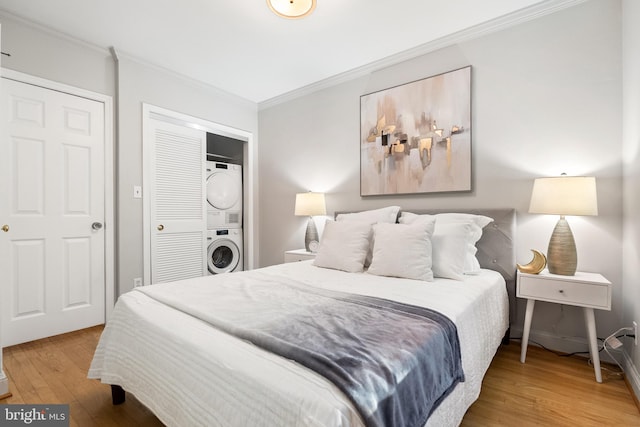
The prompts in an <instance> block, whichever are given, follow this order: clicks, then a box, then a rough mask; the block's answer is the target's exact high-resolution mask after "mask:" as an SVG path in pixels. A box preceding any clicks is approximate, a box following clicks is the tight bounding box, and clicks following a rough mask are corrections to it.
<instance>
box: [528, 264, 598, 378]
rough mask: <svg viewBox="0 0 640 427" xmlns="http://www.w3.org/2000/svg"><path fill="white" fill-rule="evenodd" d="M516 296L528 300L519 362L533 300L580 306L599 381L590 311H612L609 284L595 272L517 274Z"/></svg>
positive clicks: (593, 319) (595, 335) (596, 348)
mask: <svg viewBox="0 0 640 427" xmlns="http://www.w3.org/2000/svg"><path fill="white" fill-rule="evenodd" d="M516 296H517V297H519V298H526V299H527V311H526V313H525V316H524V330H523V332H522V349H521V351H520V362H521V363H524V361H525V359H526V357H527V345H528V344H529V331H530V329H531V319H532V318H533V307H534V306H535V303H536V301H546V302H553V303H557V304H566V305H574V306H578V307H582V308H583V310H584V320H585V323H586V324H587V333H588V337H589V353H590V354H591V360H592V361H593V370H594V371H595V374H596V381H597V382H599V383H601V382H602V373H601V372H600V355H599V353H598V342H597V334H596V321H595V317H594V315H593V309H594V308H597V309H599V310H611V282H609V281H608V280H607V279H605V278H604V276H602V275H601V274H598V273H584V272H580V271H578V272H576V274H575V276H561V275H558V274H551V273H548V272H547V271H546V270H545V271H544V272H542V273H540V274H527V273H521V272H518V282H517V286H516Z"/></svg>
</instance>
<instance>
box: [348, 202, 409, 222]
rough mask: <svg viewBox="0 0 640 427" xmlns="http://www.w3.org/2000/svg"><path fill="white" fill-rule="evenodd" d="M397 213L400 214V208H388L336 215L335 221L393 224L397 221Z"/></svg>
mask: <svg viewBox="0 0 640 427" xmlns="http://www.w3.org/2000/svg"><path fill="white" fill-rule="evenodd" d="M398 212H400V206H388V207H386V208H380V209H372V210H368V211H362V212H354V213H344V214H338V216H336V221H366V222H369V223H370V224H376V223H378V222H388V223H391V224H395V223H396V220H397V219H398Z"/></svg>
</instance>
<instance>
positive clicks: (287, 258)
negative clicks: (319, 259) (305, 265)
mask: <svg viewBox="0 0 640 427" xmlns="http://www.w3.org/2000/svg"><path fill="white" fill-rule="evenodd" d="M315 257H316V253H315V252H307V251H306V250H305V249H294V250H292V251H286V252H285V253H284V262H297V261H306V260H308V259H314V258H315Z"/></svg>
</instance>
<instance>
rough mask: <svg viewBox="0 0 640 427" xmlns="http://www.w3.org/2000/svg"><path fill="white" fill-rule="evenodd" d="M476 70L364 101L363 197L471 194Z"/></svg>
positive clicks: (445, 75)
mask: <svg viewBox="0 0 640 427" xmlns="http://www.w3.org/2000/svg"><path fill="white" fill-rule="evenodd" d="M471 130H472V129H471V66H470V65H469V66H466V67H463V68H459V69H456V70H452V71H448V72H445V73H442V74H437V75H434V76H430V77H426V78H424V79H421V80H416V81H413V82H409V83H405V84H402V85H399V86H395V87H391V88H388V89H384V90H380V91H377V92H373V93H369V94H366V95H362V96H361V97H360V195H361V196H380V195H396V194H428V193H443V192H465V191H467V192H468V191H471V142H472V141H471Z"/></svg>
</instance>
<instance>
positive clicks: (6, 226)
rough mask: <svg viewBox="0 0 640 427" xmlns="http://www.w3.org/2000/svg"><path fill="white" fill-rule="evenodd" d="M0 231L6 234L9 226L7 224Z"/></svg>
mask: <svg viewBox="0 0 640 427" xmlns="http://www.w3.org/2000/svg"><path fill="white" fill-rule="evenodd" d="M2 231H4V232H5V233H7V232H8V231H9V226H8V225H7V224H5V225H3V226H2Z"/></svg>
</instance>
